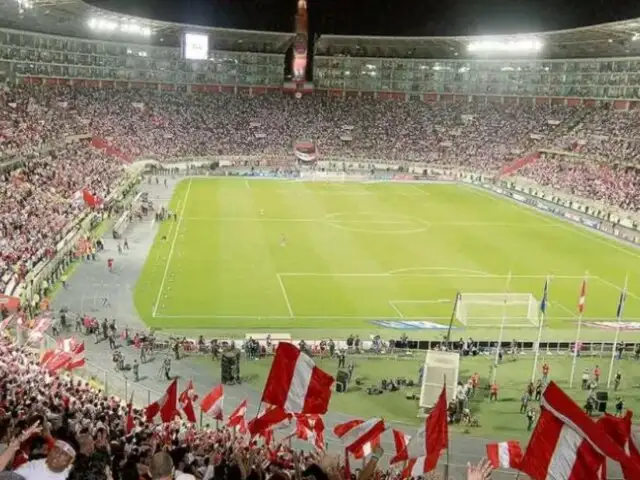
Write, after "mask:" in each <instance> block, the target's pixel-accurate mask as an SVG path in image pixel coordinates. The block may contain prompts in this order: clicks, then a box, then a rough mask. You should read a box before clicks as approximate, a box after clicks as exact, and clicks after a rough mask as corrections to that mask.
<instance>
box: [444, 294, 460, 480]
mask: <svg viewBox="0 0 640 480" xmlns="http://www.w3.org/2000/svg"><path fill="white" fill-rule="evenodd" d="M458 295H459V294H458ZM456 298H457V297H456ZM443 377H444V385H443V386H444V399H445V401H447V374H446V373H445V374H444V375H443ZM449 450H450V448H449V426H448V425H447V462H446V463H445V464H444V480H449Z"/></svg>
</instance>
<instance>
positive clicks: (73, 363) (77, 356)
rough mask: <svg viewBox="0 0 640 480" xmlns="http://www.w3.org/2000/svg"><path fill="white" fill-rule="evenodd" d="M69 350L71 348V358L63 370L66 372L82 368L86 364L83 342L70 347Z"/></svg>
mask: <svg viewBox="0 0 640 480" xmlns="http://www.w3.org/2000/svg"><path fill="white" fill-rule="evenodd" d="M69 348H71V351H70V353H71V358H70V359H69V362H68V363H67V365H66V367H65V368H66V369H67V370H73V369H75V368H81V367H84V366H85V364H86V362H85V357H84V342H82V343H76V344H73V345H70V346H69Z"/></svg>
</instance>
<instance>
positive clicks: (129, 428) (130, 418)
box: [124, 393, 135, 435]
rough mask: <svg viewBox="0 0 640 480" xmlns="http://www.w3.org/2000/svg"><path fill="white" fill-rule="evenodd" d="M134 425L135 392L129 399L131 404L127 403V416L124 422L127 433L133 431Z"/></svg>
mask: <svg viewBox="0 0 640 480" xmlns="http://www.w3.org/2000/svg"><path fill="white" fill-rule="evenodd" d="M134 426H135V421H134V419H133V393H132V394H131V399H130V400H129V404H128V405H127V417H126V419H125V423H124V428H125V432H126V434H127V435H129V434H130V433H131V432H132V431H133V427H134Z"/></svg>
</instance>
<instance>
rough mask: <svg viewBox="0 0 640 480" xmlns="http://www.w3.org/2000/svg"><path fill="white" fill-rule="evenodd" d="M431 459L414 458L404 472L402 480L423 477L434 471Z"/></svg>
mask: <svg viewBox="0 0 640 480" xmlns="http://www.w3.org/2000/svg"><path fill="white" fill-rule="evenodd" d="M433 468H434V466H432V465H431V458H430V457H426V456H425V457H418V458H412V459H411V460H409V462H408V463H407V466H406V467H404V470H402V475H401V478H412V477H421V476H422V475H424V474H425V473H429V472H430V471H431V470H433Z"/></svg>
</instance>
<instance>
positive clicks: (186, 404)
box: [178, 380, 196, 423]
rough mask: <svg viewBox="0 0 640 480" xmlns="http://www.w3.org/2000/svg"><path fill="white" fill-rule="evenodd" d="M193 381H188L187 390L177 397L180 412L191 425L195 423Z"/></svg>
mask: <svg viewBox="0 0 640 480" xmlns="http://www.w3.org/2000/svg"><path fill="white" fill-rule="evenodd" d="M194 390H195V389H194V388H193V380H189V383H188V384H187V388H185V389H184V391H183V392H182V393H181V394H180V396H179V397H178V402H179V403H180V407H182V411H183V412H184V414H185V416H186V417H187V420H189V421H190V422H191V423H196V412H195V410H194V408H193V392H194Z"/></svg>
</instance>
